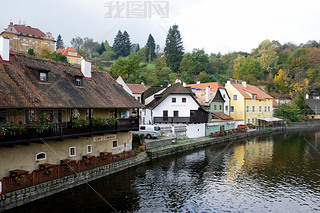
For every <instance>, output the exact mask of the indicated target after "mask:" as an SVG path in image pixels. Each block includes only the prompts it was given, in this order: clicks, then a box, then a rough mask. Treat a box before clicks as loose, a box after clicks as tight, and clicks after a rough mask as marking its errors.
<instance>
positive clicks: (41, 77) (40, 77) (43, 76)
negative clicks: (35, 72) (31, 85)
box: [39, 71, 48, 82]
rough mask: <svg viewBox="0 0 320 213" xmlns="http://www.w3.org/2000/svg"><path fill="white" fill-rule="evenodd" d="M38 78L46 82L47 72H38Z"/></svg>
mask: <svg viewBox="0 0 320 213" xmlns="http://www.w3.org/2000/svg"><path fill="white" fill-rule="evenodd" d="M39 80H40V81H41V82H48V73H47V72H41V71H40V72H39Z"/></svg>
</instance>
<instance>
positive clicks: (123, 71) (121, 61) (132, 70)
mask: <svg viewBox="0 0 320 213" xmlns="http://www.w3.org/2000/svg"><path fill="white" fill-rule="evenodd" d="M139 64H140V59H139V56H138V55H137V53H131V54H130V55H129V57H127V58H123V57H119V58H118V59H117V60H116V61H115V63H114V64H113V65H112V66H111V70H110V71H111V74H112V75H113V76H114V77H116V76H119V75H121V76H122V77H123V78H124V80H126V79H128V78H130V77H132V76H134V75H136V73H137V71H138V69H139V67H140V66H139Z"/></svg>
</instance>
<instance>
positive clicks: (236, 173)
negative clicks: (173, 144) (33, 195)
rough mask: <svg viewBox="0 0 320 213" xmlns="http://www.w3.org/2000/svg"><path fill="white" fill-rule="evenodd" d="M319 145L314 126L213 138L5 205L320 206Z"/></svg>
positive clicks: (127, 208) (86, 208) (65, 208)
mask: <svg viewBox="0 0 320 213" xmlns="http://www.w3.org/2000/svg"><path fill="white" fill-rule="evenodd" d="M318 150H320V132H317V131H307V132H295V133H287V134H281V135H271V136H264V137H256V138H252V139H249V140H245V141H237V142H233V143H229V144H224V145H215V146H212V147H207V148H205V149H199V150H195V151H192V152H187V153H183V154H177V155H175V156H170V157H165V158H162V159H158V160H153V161H152V162H149V163H146V164H143V165H140V166H137V167H134V168H130V169H128V170H125V171H122V172H119V173H116V174H113V175H110V176H108V177H104V178H101V179H99V180H96V181H93V182H90V183H89V184H88V185H82V186H79V187H76V188H73V189H70V190H68V191H64V192H61V193H58V194H56V195H53V196H50V197H47V198H44V199H41V200H38V201H35V202H32V203H29V204H26V205H23V206H20V207H18V208H15V209H12V210H10V211H8V212H46V213H51V212H78V213H84V212H86V213H87V212H116V211H117V212H320V153H319V151H318Z"/></svg>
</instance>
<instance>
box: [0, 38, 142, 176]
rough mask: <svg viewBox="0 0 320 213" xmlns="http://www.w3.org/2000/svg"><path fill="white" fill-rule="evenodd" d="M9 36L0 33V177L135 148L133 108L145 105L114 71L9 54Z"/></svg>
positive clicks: (84, 63)
mask: <svg viewBox="0 0 320 213" xmlns="http://www.w3.org/2000/svg"><path fill="white" fill-rule="evenodd" d="M8 41H9V39H6V38H4V37H3V36H0V54H1V58H0V122H1V125H0V155H1V164H0V179H1V178H2V177H6V176H9V174H11V173H13V171H15V172H16V171H17V170H16V169H18V170H19V171H20V170H21V171H26V172H27V173H28V172H31V171H34V170H37V169H38V168H39V169H40V173H41V174H42V171H47V170H41V168H43V167H44V165H45V167H48V166H52V165H53V167H54V168H57V167H56V166H55V165H58V164H59V165H60V162H61V161H62V160H63V162H69V161H70V162H71V161H81V162H82V160H84V159H86V160H88V161H86V162H88V164H86V162H83V163H84V166H88V165H89V164H90V162H91V161H89V160H90V159H94V158H99V156H101V155H102V154H103V155H104V154H105V155H119V156H120V155H122V153H124V152H125V151H126V152H130V151H131V150H132V148H131V147H132V146H131V144H132V143H131V141H132V131H133V130H138V127H139V122H138V118H136V117H134V116H132V111H133V110H136V108H140V107H143V105H142V104H141V103H139V102H137V101H136V100H135V99H134V98H133V97H132V96H130V95H129V94H128V93H127V92H126V91H125V90H123V89H122V87H121V86H120V85H119V84H118V83H117V82H116V81H115V80H114V79H113V78H112V77H111V76H109V74H108V73H106V72H104V71H94V72H92V70H91V63H89V62H86V61H84V60H83V61H82V62H81V63H82V64H81V68H80V66H74V65H71V64H66V63H61V62H57V61H52V60H49V59H45V58H39V57H32V56H29V55H28V54H25V53H14V52H12V51H11V54H10V58H8V55H9V50H8V49H9V48H8V47H7V46H6V45H9V42H8ZM3 44H4V45H3ZM9 147H10V148H9ZM115 157H116V156H115ZM100 160H102V159H100ZM90 165H92V164H90ZM92 166H95V164H93V165H92ZM79 168H80V167H79ZM37 171H38V170H37ZM79 171H81V170H79ZM49 172H50V171H49ZM60 172H61V171H60ZM40 173H39V171H38V173H37V174H40ZM45 177H48V176H45Z"/></svg>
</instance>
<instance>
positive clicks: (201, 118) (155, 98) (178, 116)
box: [143, 83, 208, 138]
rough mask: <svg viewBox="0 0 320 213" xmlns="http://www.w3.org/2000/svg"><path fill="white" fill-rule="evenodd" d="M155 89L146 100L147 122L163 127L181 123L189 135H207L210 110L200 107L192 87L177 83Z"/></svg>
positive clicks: (193, 136) (191, 136)
mask: <svg viewBox="0 0 320 213" xmlns="http://www.w3.org/2000/svg"><path fill="white" fill-rule="evenodd" d="M154 91H155V92H156V93H155V94H154V95H150V94H149V95H148V97H147V98H146V99H145V100H144V103H145V104H146V108H147V110H146V114H145V115H143V116H144V117H145V119H144V120H145V122H146V123H150V124H157V125H159V126H162V127H164V126H171V125H174V126H177V125H179V124H181V125H183V126H185V128H186V136H187V137H189V138H195V137H202V136H205V125H206V123H207V121H208V112H206V111H205V110H203V109H202V108H201V107H200V104H199V103H198V102H197V101H196V99H195V97H194V96H193V95H192V91H191V89H190V88H185V87H183V86H182V85H181V84H180V83H175V84H173V85H171V86H169V87H166V88H161V87H160V88H155V89H154ZM146 92H147V91H146ZM146 100H147V101H146Z"/></svg>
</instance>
